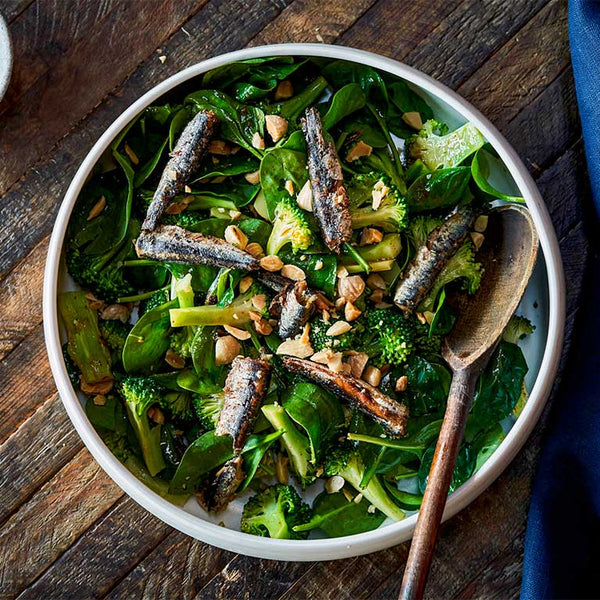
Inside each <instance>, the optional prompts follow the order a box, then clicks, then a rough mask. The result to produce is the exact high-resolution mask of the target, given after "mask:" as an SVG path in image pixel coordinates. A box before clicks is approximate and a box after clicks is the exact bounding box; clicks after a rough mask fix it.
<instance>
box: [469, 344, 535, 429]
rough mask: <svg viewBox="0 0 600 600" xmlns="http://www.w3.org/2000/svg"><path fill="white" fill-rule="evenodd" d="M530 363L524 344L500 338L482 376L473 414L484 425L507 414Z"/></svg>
mask: <svg viewBox="0 0 600 600" xmlns="http://www.w3.org/2000/svg"><path fill="white" fill-rule="evenodd" d="M527 371H528V367H527V363H526V362H525V357H524V356H523V352H522V351H521V348H519V346H517V345H516V344H510V343H509V342H505V341H501V342H500V344H498V348H497V349H496V351H495V352H494V354H493V355H492V358H491V360H490V362H489V364H488V366H487V367H486V368H485V370H484V372H483V374H482V375H481V377H480V378H479V382H478V384H477V389H476V391H475V398H474V400H473V407H472V409H471V414H472V417H473V419H474V420H475V421H476V422H477V423H478V424H479V425H480V426H481V427H482V428H483V427H491V426H492V425H495V424H496V423H498V421H501V420H502V419H504V418H506V417H508V416H509V415H510V414H511V413H512V410H513V408H514V407H515V405H516V404H517V402H518V400H519V396H520V395H521V385H522V384H523V380H524V379H525V375H526V374H527Z"/></svg>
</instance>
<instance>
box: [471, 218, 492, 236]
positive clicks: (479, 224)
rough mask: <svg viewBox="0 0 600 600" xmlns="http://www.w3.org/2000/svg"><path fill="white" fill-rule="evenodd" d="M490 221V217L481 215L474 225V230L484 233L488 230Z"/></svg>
mask: <svg viewBox="0 0 600 600" xmlns="http://www.w3.org/2000/svg"><path fill="white" fill-rule="evenodd" d="M488 220H489V217H488V216H487V215H479V216H478V217H477V218H476V219H475V223H474V224H473V229H474V230H475V231H476V232H477V233H483V232H484V231H485V230H486V229H487V226H488Z"/></svg>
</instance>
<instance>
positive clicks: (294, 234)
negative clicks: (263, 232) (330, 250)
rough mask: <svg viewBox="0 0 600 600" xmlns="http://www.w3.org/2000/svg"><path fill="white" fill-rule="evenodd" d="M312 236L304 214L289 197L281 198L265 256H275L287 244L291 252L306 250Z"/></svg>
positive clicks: (276, 209) (311, 241) (312, 239)
mask: <svg viewBox="0 0 600 600" xmlns="http://www.w3.org/2000/svg"><path fill="white" fill-rule="evenodd" d="M314 239H315V238H314V234H313V231H312V228H311V226H310V222H309V220H308V218H307V216H306V214H305V212H304V211H303V210H302V209H301V208H300V207H299V206H298V205H297V204H296V202H295V200H293V199H292V198H290V197H283V198H282V199H281V200H280V201H279V203H278V204H277V207H276V208H275V218H274V219H273V229H272V231H271V235H270V236H269V241H268V242H267V254H277V253H278V252H279V251H280V250H281V249H282V248H283V247H284V246H286V245H287V244H292V250H293V251H294V252H298V251H299V250H306V249H307V248H308V247H309V246H310V245H311V244H312V243H313V242H314Z"/></svg>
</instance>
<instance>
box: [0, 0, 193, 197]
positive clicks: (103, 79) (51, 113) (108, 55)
mask: <svg viewBox="0 0 600 600" xmlns="http://www.w3.org/2000/svg"><path fill="white" fill-rule="evenodd" d="M33 6H34V7H36V6H37V5H33ZM65 8H67V7H65ZM55 12H56V10H55V9H54V8H52V7H48V14H47V15H46V14H41V13H40V15H39V16H40V21H37V22H36V24H37V25H39V27H37V28H36V29H35V31H36V32H42V33H43V32H46V29H45V28H44V26H43V25H44V23H47V27H48V29H49V32H48V35H51V33H50V32H52V31H53V27H55V25H54V24H56V23H62V22H63V21H64V19H62V18H58V17H57V16H55V15H54V13H55ZM74 12H75V13H76V15H77V13H78V12H79V11H74ZM189 12H190V5H189V4H188V3H184V2H180V1H178V0H167V1H165V0H147V1H146V2H142V3H138V2H122V3H121V5H120V6H119V7H118V9H117V10H115V12H114V13H111V15H110V16H109V17H108V18H106V19H103V20H101V21H99V22H98V23H97V24H96V26H95V27H91V28H89V29H88V31H87V34H86V35H85V36H84V37H83V39H81V40H79V42H77V43H75V44H74V45H73V47H72V48H70V51H69V52H68V53H67V54H66V55H64V56H62V57H61V60H58V61H57V62H56V64H55V65H54V66H53V68H51V69H50V70H48V71H47V72H46V73H45V74H44V80H43V82H42V81H41V80H40V81H38V82H37V85H35V86H34V87H32V88H29V89H28V90H27V91H25V93H24V94H23V95H22V96H20V97H19V99H18V102H17V104H14V105H12V106H10V107H9V108H8V109H7V110H6V111H5V113H4V114H3V115H2V122H3V126H2V129H1V130H0V156H2V160H1V161H0V193H2V192H4V191H5V190H6V189H8V187H10V186H11V185H12V184H13V183H14V182H15V181H17V179H19V177H21V176H22V175H23V173H25V172H26V171H27V170H28V168H29V167H31V166H32V165H34V164H35V163H36V162H37V161H38V160H39V157H40V156H41V155H43V154H45V153H47V152H48V151H50V150H51V148H52V147H53V146H54V145H55V144H56V141H57V140H59V139H60V138H61V137H62V136H64V135H65V134H67V133H68V132H69V131H70V129H71V128H72V127H73V126H74V125H75V124H76V123H78V122H79V121H80V120H81V119H82V118H83V117H85V115H86V114H88V113H89V111H90V110H91V109H92V108H93V107H94V106H96V105H97V104H98V102H99V101H100V100H101V99H102V98H103V97H104V96H105V95H106V94H107V93H109V92H110V91H111V90H113V89H114V88H115V87H116V86H117V85H119V84H120V83H121V82H122V81H123V79H124V78H125V77H127V75H129V73H131V71H132V69H134V68H135V67H136V65H138V64H139V62H140V61H141V60H143V59H144V58H145V57H147V56H148V54H150V53H152V52H153V51H154V50H155V48H156V46H157V43H158V44H160V43H161V42H162V41H163V40H165V39H167V38H168V37H169V36H170V35H172V34H173V32H174V31H176V30H177V29H178V28H179V27H180V26H181V25H182V24H183V23H184V22H185V21H186V19H187V16H188V14H189ZM30 31H31V30H30V29H26V30H25V31H24V35H25V36H28V35H30V33H29V32H30ZM123 48H129V49H130V50H129V51H128V52H123ZM155 60H156V61H157V62H158V57H157V56H156V57H155ZM108 64H110V65H111V68H106V65H108ZM159 64H160V63H159ZM83 65H85V68H82V67H83ZM17 84H18V78H17ZM65 106H68V107H69V110H64V107H65ZM18 139H27V140H28V143H27V144H19V143H17V140H18Z"/></svg>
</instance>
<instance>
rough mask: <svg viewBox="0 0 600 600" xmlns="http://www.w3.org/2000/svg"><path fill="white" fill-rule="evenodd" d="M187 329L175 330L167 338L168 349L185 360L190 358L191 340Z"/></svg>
mask: <svg viewBox="0 0 600 600" xmlns="http://www.w3.org/2000/svg"><path fill="white" fill-rule="evenodd" d="M188 329H189V328H188V327H184V328H183V329H176V330H175V331H173V333H172V334H171V336H170V337H169V348H170V349H171V350H173V352H175V354H177V355H178V356H181V358H183V359H185V360H187V359H189V358H190V357H191V356H192V339H193V337H190V335H189V333H188Z"/></svg>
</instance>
